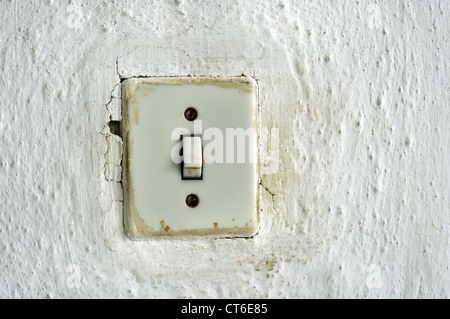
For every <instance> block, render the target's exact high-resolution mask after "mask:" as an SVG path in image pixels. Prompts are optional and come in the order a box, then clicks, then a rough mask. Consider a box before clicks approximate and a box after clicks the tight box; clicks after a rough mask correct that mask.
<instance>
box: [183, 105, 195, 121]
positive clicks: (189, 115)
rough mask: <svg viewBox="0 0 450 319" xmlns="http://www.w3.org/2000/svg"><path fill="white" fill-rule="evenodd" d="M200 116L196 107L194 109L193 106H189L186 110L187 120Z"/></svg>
mask: <svg viewBox="0 0 450 319" xmlns="http://www.w3.org/2000/svg"><path fill="white" fill-rule="evenodd" d="M197 116H198V112H197V110H196V109H194V108H193V107H188V108H187V109H186V110H185V111H184V117H185V118H186V120H188V121H193V120H195V119H196V118H197Z"/></svg>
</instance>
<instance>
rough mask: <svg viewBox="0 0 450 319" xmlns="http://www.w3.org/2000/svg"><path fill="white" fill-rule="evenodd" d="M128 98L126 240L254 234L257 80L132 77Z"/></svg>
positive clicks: (125, 105) (125, 92)
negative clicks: (127, 238)
mask: <svg viewBox="0 0 450 319" xmlns="http://www.w3.org/2000/svg"><path fill="white" fill-rule="evenodd" d="M122 93H123V94H122V97H123V111H124V112H123V115H124V120H123V136H124V142H125V152H124V161H123V167H124V171H123V172H124V174H123V177H124V191H125V203H124V204H125V211H124V224H125V233H126V234H127V236H128V237H129V238H130V239H143V238H151V237H158V236H175V237H187V236H211V237H251V236H253V235H254V234H255V233H256V232H257V231H258V227H259V217H258V187H259V183H258V151H257V131H256V130H257V85H256V82H255V81H254V80H253V79H251V78H246V77H236V78H223V79H222V78H196V77H186V78H131V79H127V80H125V81H124V82H123V83H122ZM188 143H189V144H188ZM183 175H185V176H184V177H183Z"/></svg>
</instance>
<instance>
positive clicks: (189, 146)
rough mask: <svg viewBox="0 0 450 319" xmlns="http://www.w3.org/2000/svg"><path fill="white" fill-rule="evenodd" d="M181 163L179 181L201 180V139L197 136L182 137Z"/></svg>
mask: <svg viewBox="0 0 450 319" xmlns="http://www.w3.org/2000/svg"><path fill="white" fill-rule="evenodd" d="M181 142H182V144H183V161H182V162H181V179H202V178H203V154H202V139H201V137H200V136H199V135H182V136H181Z"/></svg>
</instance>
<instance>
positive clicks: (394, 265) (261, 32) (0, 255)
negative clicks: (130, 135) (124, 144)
mask: <svg viewBox="0 0 450 319" xmlns="http://www.w3.org/2000/svg"><path fill="white" fill-rule="evenodd" d="M449 6H450V5H449V1H441V0H436V1H431V0H428V1H418V0H417V1H378V0H373V1H371V0H369V1H365V0H360V1H358V0H353V1H350V0H348V1H347V0H338V1H325V0H323V1H306V0H305V1H287V0H281V1H247V0H238V1H233V2H232V1H223V0H222V1H220V0H216V1H189V0H184V1H183V0H178V1H136V2H135V1H73V2H71V3H69V2H68V1H57V0H47V1H33V2H30V1H25V0H22V1H0V21H1V24H2V28H1V30H0V39H1V41H0V61H1V63H0V68H1V74H0V297H6V298H10V297H39V298H47V297H49V298H66V297H213V298H216V297H219V298H221V297H237V298H243V297H262V298H265V297H270V298H272V297H282V298H285V297H288V298H293V297H313V298H317V297H334V298H341V297H389V298H393V297H400V298H403V297H413V298H415V297H419V298H425V297H449V296H450V292H449V289H450V270H449V263H450V256H449V244H450V228H449V226H450V225H449V218H450V214H449V213H450V208H449V207H450V201H449V189H450V166H449V150H450V142H449V141H450V129H449V123H450V108H449V102H450V101H449V97H450V96H449V80H448V79H449V76H450V72H449V61H450V56H449V55H450V54H449V52H450V47H449V34H450V32H449V31H450V24H449V19H448V17H449V13H450V10H449ZM240 74H245V75H248V76H253V77H255V78H256V79H258V81H259V85H260V120H261V121H260V128H264V127H266V128H271V127H278V128H279V129H280V139H281V152H280V161H281V163H280V167H279V171H278V173H276V174H272V175H265V176H262V183H263V185H264V188H261V191H262V192H261V219H262V220H261V231H260V233H259V234H258V236H256V237H255V238H254V239H251V240H244V239H235V240H195V241H167V240H166V241H148V242H131V241H129V240H127V239H126V238H125V237H124V234H123V229H122V216H121V214H122V210H121V209H122V202H121V200H122V194H121V187H120V183H118V182H117V178H116V177H114V176H113V175H114V174H113V173H111V172H109V171H108V172H109V173H108V174H107V175H108V176H107V178H106V177H105V170H106V169H108V170H110V169H111V170H114V166H111V165H107V164H115V165H117V164H120V163H119V162H118V160H120V159H119V157H118V153H119V152H118V147H119V146H120V141H118V140H115V139H114V136H111V135H109V134H108V128H107V127H105V123H106V122H108V120H109V117H110V116H111V114H110V113H111V112H112V118H113V119H114V118H117V116H118V114H117V112H115V109H117V107H118V106H120V90H119V89H120V86H119V85H118V83H120V79H119V76H120V77H132V76H178V75H213V76H230V75H233V76H235V75H240ZM108 103H109V104H108ZM106 105H108V107H106ZM107 141H109V142H110V143H107ZM110 173H111V174H110ZM78 279H79V280H78Z"/></svg>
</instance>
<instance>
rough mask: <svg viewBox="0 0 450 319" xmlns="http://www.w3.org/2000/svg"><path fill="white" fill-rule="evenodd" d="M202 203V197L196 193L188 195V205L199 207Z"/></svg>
mask: <svg viewBox="0 0 450 319" xmlns="http://www.w3.org/2000/svg"><path fill="white" fill-rule="evenodd" d="M199 203H200V199H199V198H198V196H197V195H195V194H189V195H187V196H186V205H188V207H190V208H194V207H197V206H198V204H199Z"/></svg>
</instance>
